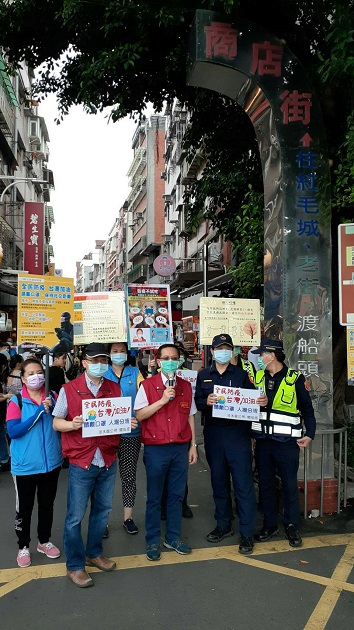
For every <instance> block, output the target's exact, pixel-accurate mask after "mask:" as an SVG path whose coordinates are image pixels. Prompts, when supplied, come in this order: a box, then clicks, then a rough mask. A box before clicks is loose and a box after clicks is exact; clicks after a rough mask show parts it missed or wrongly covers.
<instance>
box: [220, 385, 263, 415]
mask: <svg viewBox="0 0 354 630" xmlns="http://www.w3.org/2000/svg"><path fill="white" fill-rule="evenodd" d="M214 394H216V395H217V397H218V402H217V403H216V404H215V405H213V410H212V415H213V418H228V419H230V420H246V421H247V422H259V405H258V404H257V403H256V400H257V398H258V397H259V395H260V393H259V391H258V390H256V389H243V388H240V387H220V386H218V385H214Z"/></svg>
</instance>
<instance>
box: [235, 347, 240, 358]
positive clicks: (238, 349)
mask: <svg viewBox="0 0 354 630" xmlns="http://www.w3.org/2000/svg"><path fill="white" fill-rule="evenodd" d="M240 353H241V348H240V346H235V347H234V355H235V357H238V355H239V354H240Z"/></svg>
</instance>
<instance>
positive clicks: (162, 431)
mask: <svg viewBox="0 0 354 630" xmlns="http://www.w3.org/2000/svg"><path fill="white" fill-rule="evenodd" d="M141 387H144V390H145V393H146V396H147V399H148V402H149V405H152V404H153V403H154V402H156V401H158V400H160V398H161V396H162V392H163V390H164V389H165V386H164V384H163V382H162V378H161V374H156V376H153V377H152V378H148V379H145V381H144V382H143V384H142V385H141ZM175 391H176V396H175V398H174V400H170V401H169V402H168V403H167V404H166V405H164V406H163V407H162V408H161V409H160V410H159V411H157V412H156V413H154V414H153V415H152V416H151V417H150V418H148V419H147V420H143V421H142V422H141V423H140V426H141V441H142V442H143V444H146V445H149V444H171V443H177V444H178V443H181V444H183V443H185V442H190V441H191V438H192V431H191V428H190V425H189V422H188V418H189V411H190V408H191V402H192V387H191V385H190V383H188V382H187V381H184V380H183V378H180V377H179V376H177V377H176V387H175Z"/></svg>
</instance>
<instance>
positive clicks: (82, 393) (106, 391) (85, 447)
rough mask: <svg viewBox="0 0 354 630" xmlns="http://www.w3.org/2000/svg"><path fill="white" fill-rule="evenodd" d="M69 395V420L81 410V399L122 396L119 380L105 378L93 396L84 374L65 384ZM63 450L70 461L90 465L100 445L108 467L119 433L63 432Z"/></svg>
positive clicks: (113, 455) (110, 463)
mask: <svg viewBox="0 0 354 630" xmlns="http://www.w3.org/2000/svg"><path fill="white" fill-rule="evenodd" d="M63 387H64V389H65V394H66V399H67V401H68V415H67V417H66V420H72V419H73V418H74V417H75V416H81V414H82V401H83V400H85V399H87V398H115V397H117V396H121V391H120V387H119V385H118V383H114V382H113V381H110V380H108V379H106V378H104V379H103V383H102V385H101V387H100V389H99V390H98V393H97V396H94V395H93V394H92V393H91V392H90V390H89V388H88V387H87V384H86V378H85V374H81V376H79V377H78V378H76V379H75V380H73V381H70V382H69V383H66V384H65V385H63ZM61 444H62V451H63V455H64V456H65V457H68V458H69V461H70V463H71V464H76V466H80V468H89V467H90V464H91V462H92V458H93V456H94V454H95V452H96V449H97V448H99V449H100V451H101V453H102V457H103V459H104V463H105V464H106V466H107V468H109V467H110V466H111V465H112V464H113V462H114V460H115V459H116V457H117V450H118V446H119V435H106V436H96V437H87V438H83V437H82V435H81V429H78V430H77V431H68V433H62V434H61Z"/></svg>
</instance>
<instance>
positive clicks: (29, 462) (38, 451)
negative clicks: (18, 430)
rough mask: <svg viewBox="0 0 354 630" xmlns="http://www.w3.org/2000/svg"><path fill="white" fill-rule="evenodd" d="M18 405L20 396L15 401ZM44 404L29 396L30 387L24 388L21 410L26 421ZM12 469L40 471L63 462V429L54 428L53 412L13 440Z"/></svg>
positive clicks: (24, 472)
mask: <svg viewBox="0 0 354 630" xmlns="http://www.w3.org/2000/svg"><path fill="white" fill-rule="evenodd" d="M10 402H13V403H15V404H16V405H17V406H18V400H17V397H16V396H13V397H12V398H11V401H10ZM42 408H43V407H42V405H36V403H34V402H33V401H32V400H31V399H30V398H29V397H28V392H27V388H26V387H23V388H22V410H21V411H20V410H19V416H21V423H23V422H26V420H28V419H29V418H31V416H34V414H35V413H36V412H37V411H38V412H40V410H41V409H42ZM10 453H11V472H12V474H13V475H37V474H39V473H47V472H50V471H51V470H54V468H58V467H59V466H61V464H62V462H63V456H62V453H61V442H60V433H58V432H57V431H54V429H53V416H52V414H51V413H45V411H43V413H42V414H41V415H40V417H39V419H38V421H37V422H36V423H35V424H33V425H32V428H31V429H29V430H28V431H27V432H26V433H25V435H23V436H22V437H19V438H14V439H12V440H11V445H10Z"/></svg>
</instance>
